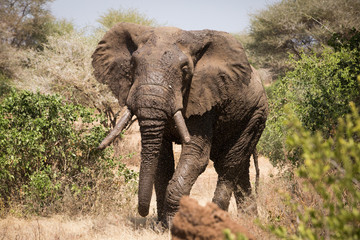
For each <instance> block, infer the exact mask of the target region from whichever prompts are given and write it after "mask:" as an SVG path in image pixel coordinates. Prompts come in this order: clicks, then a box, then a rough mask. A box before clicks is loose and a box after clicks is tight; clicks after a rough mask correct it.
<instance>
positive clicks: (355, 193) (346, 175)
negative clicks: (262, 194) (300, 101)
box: [271, 103, 360, 239]
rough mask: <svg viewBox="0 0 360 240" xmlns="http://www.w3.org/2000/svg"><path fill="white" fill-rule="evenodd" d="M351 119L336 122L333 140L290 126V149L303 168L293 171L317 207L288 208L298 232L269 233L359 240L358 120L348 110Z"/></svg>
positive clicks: (275, 229)
mask: <svg viewBox="0 0 360 240" xmlns="http://www.w3.org/2000/svg"><path fill="white" fill-rule="evenodd" d="M351 110H352V112H351V114H347V115H346V116H345V118H343V119H340V120H339V121H338V126H337V127H336V130H335V133H334V136H333V137H329V138H327V139H324V138H323V136H322V133H321V132H319V131H318V132H316V133H313V132H311V131H309V130H306V129H305V128H304V127H303V126H302V123H301V122H300V121H299V120H298V119H297V118H296V117H290V118H289V119H290V120H289V121H288V126H289V128H291V129H292V130H293V134H292V135H289V137H288V144H289V145H290V146H292V147H295V148H300V149H301V150H302V154H301V158H302V160H303V162H304V164H303V165H301V166H300V167H299V168H298V169H297V171H296V174H297V176H298V177H300V178H301V179H303V186H301V187H302V188H303V189H304V190H305V191H307V192H308V194H310V195H311V196H312V197H311V198H315V197H316V198H319V200H318V204H310V205H307V204H305V201H303V202H301V201H297V202H294V201H293V199H292V198H290V197H289V196H288V197H287V202H288V205H289V206H291V209H292V210H293V211H294V212H295V214H296V215H297V223H296V231H295V233H292V234H291V233H290V232H292V230H290V226H280V227H271V230H272V232H273V233H275V234H276V235H278V236H280V237H281V238H283V239H360V211H359V209H360V143H359V136H360V116H359V110H358V109H356V108H355V105H354V104H353V103H352V104H351Z"/></svg>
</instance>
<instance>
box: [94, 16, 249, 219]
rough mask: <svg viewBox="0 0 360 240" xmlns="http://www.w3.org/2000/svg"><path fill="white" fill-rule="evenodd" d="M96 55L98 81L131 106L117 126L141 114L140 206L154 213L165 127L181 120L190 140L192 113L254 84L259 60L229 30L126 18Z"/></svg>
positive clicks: (177, 124) (178, 124) (182, 136)
mask: <svg viewBox="0 0 360 240" xmlns="http://www.w3.org/2000/svg"><path fill="white" fill-rule="evenodd" d="M92 58H93V62H92V64H93V67H94V69H95V71H94V74H95V77H96V78H97V80H98V81H99V82H102V83H105V84H108V85H109V87H110V89H111V91H112V92H113V94H114V95H115V96H116V97H117V99H118V101H119V104H120V105H121V106H125V107H126V109H127V110H126V111H125V114H124V116H123V117H122V119H121V120H120V121H119V124H118V125H117V127H116V128H117V132H119V131H121V130H122V128H123V127H124V126H125V125H126V123H127V121H128V120H129V119H130V118H131V116H132V115H133V114H134V115H136V116H137V118H138V120H139V125H140V132H141V139H142V140H141V141H142V152H141V167H140V179H139V196H138V197H139V208H138V210H139V213H140V215H142V216H146V215H147V214H148V212H149V204H150V200H151V194H152V187H153V184H154V175H155V172H156V167H157V163H158V157H159V152H160V151H161V147H162V138H163V135H164V128H165V127H166V126H168V125H169V124H170V125H171V124H173V125H174V126H175V127H174V128H175V129H178V137H179V138H180V139H182V141H183V142H188V141H189V140H190V135H189V132H188V130H187V128H186V124H185V123H186V119H188V118H190V117H191V116H193V115H203V114H204V113H205V112H207V111H210V110H211V109H212V108H215V107H217V106H221V105H222V104H223V103H224V102H226V101H230V100H229V99H230V97H229V96H234V93H237V92H241V91H240V90H239V89H240V88H241V85H242V84H248V83H249V81H250V77H251V67H250V65H249V63H248V60H247V58H246V55H245V53H244V50H243V48H242V46H241V44H239V43H238V42H237V41H236V40H235V39H234V38H231V37H229V35H228V34H227V33H223V32H217V31H210V30H203V31H183V30H180V29H177V28H170V27H160V28H153V27H147V26H141V25H136V24H131V23H119V24H117V25H116V26H114V27H113V28H112V29H111V30H110V31H109V32H107V33H106V34H105V36H104V37H103V39H102V40H101V41H100V42H99V44H98V47H97V48H96V50H95V52H94V54H93V55H92ZM239 79H241V82H240V83H239ZM117 132H116V131H115V132H113V133H112V135H113V136H115V135H116V134H117ZM110 135H111V134H110ZM113 136H112V137H111V136H110V137H109V138H110V140H108V141H107V143H105V144H103V145H102V146H101V148H103V147H104V146H105V145H106V144H108V142H109V141H111V138H113Z"/></svg>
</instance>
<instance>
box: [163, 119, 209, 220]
mask: <svg viewBox="0 0 360 240" xmlns="http://www.w3.org/2000/svg"><path fill="white" fill-rule="evenodd" d="M211 123H212V118H211V117H209V116H206V117H193V118H192V119H191V120H189V122H188V123H187V125H188V128H189V132H190V135H191V140H190V142H189V143H185V144H183V146H182V151H181V155H180V159H179V163H178V165H177V167H176V170H175V173H174V176H173V178H172V179H171V180H170V182H169V185H168V188H167V192H166V197H165V210H166V216H165V218H164V219H163V220H162V221H163V223H164V224H165V225H167V224H168V223H169V222H171V219H172V217H173V216H174V215H175V213H176V212H177V210H178V208H179V202H180V198H181V197H182V196H184V195H189V194H190V191H191V188H192V186H193V184H194V183H195V181H196V179H197V178H198V176H199V175H200V174H201V173H202V172H204V171H205V169H206V166H207V164H208V163H209V157H210V147H211V139H212V124H211Z"/></svg>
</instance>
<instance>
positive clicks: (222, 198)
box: [212, 176, 234, 211]
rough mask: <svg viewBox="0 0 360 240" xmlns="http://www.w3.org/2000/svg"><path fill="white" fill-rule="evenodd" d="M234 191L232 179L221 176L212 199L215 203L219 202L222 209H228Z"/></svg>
mask: <svg viewBox="0 0 360 240" xmlns="http://www.w3.org/2000/svg"><path fill="white" fill-rule="evenodd" d="M233 191H234V184H233V182H232V181H231V179H227V178H226V176H219V178H218V181H217V184H216V189H215V193H214V197H213V199H212V201H213V203H215V204H217V205H218V206H219V208H221V209H222V210H224V211H227V210H228V209H229V203H230V198H231V195H232V193H233Z"/></svg>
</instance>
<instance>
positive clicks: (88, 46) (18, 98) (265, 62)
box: [0, 0, 360, 239]
mask: <svg viewBox="0 0 360 240" xmlns="http://www.w3.org/2000/svg"><path fill="white" fill-rule="evenodd" d="M50 2H51V0H41V1H38V0H17V1H15V0H3V1H1V3H0V19H1V20H0V21H1V24H0V34H1V39H0V216H1V217H2V218H4V217H7V216H17V217H26V216H50V215H52V214H59V213H66V214H69V215H77V214H99V213H106V212H113V211H120V212H121V211H124V210H125V209H130V208H133V207H134V206H133V204H132V203H131V201H132V200H133V196H134V195H135V193H136V186H137V173H136V172H134V171H132V170H130V169H129V168H128V166H127V165H126V164H125V163H124V159H126V158H128V157H130V156H121V155H120V156H115V155H114V150H113V149H112V148H110V149H107V150H106V151H103V152H99V151H96V150H95V147H96V146H97V145H98V144H99V143H100V141H101V140H102V139H103V137H104V136H106V134H107V131H108V130H109V128H111V127H112V126H114V124H115V122H116V120H117V115H118V112H119V110H120V109H119V108H118V106H117V103H116V99H115V98H114V97H113V96H112V95H111V93H110V91H109V90H108V89H107V87H106V86H104V85H101V84H99V83H98V82H97V81H96V80H95V78H94V76H93V75H92V67H91V59H90V56H91V54H92V52H93V51H94V49H95V46H96V44H97V41H98V40H99V39H100V38H101V37H102V35H103V33H104V32H106V31H107V30H108V29H109V28H111V27H112V26H113V25H114V24H115V23H116V22H119V21H127V22H135V23H139V24H146V25H151V26H159V25H160V24H159V23H157V22H156V20H154V19H152V18H149V17H147V16H145V15H144V14H142V13H140V12H138V11H137V10H136V9H110V10H108V11H107V12H105V13H104V14H103V15H101V17H100V18H99V19H98V22H99V23H100V26H101V27H100V28H97V29H92V31H91V33H90V34H89V32H87V33H86V34H85V32H84V31H83V30H81V29H76V28H75V27H74V25H73V24H72V23H71V22H68V21H67V20H62V19H56V18H54V17H53V16H52V15H51V12H50V11H49V10H48V8H47V5H48V4H49V3H50ZM359 11H360V2H359V1H354V0H321V1H311V0H297V1H292V0H283V1H280V2H278V3H275V4H273V5H271V6H268V7H267V8H266V9H265V10H263V11H260V12H257V13H255V14H253V15H252V17H251V26H250V29H249V30H248V31H247V32H244V33H241V34H235V35H236V36H237V37H238V39H239V41H241V42H242V43H243V45H244V47H245V49H246V51H247V54H248V57H249V60H250V62H251V63H252V64H253V65H254V66H255V67H256V68H263V69H267V70H268V71H269V72H271V74H272V84H271V85H268V86H266V91H267V95H268V99H269V105H270V115H269V117H268V121H267V127H266V129H265V131H264V133H263V136H262V138H261V140H260V142H259V144H258V150H259V152H260V153H261V154H262V155H263V156H266V157H267V158H269V159H270V161H271V162H272V163H273V164H274V165H275V166H278V167H279V169H281V171H280V173H279V175H278V176H276V177H273V179H272V180H271V182H269V183H266V184H270V185H271V186H270V187H269V186H267V187H266V188H267V189H271V191H270V192H269V190H267V192H266V194H262V193H261V191H260V193H259V196H258V197H259V200H258V208H261V209H262V211H263V212H265V214H259V216H258V218H257V219H256V220H255V221H256V222H257V226H258V227H259V228H261V229H263V231H266V232H268V233H269V234H272V236H273V237H278V238H281V239H360V230H359V229H360V211H359V209H360V116H359V112H360V110H359V109H360V97H359V96H360V85H359V84H360V14H359ZM234 24H236V23H234ZM125 135H126V133H125ZM115 147H116V146H115ZM261 189H262V188H260V190H261ZM263 190H264V191H265V189H264V188H263ZM269 196H271V201H270V200H267V199H266V198H269ZM228 238H229V239H236V236H234V235H233V234H231V233H229V234H228ZM239 239H241V238H240V236H239Z"/></svg>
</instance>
